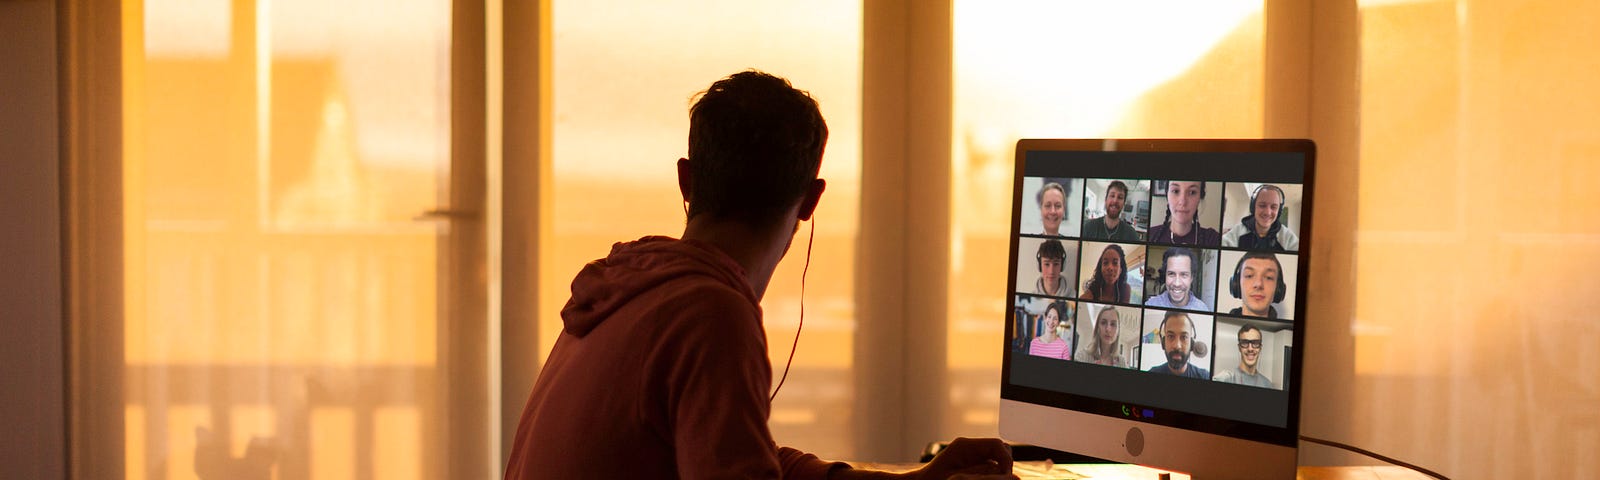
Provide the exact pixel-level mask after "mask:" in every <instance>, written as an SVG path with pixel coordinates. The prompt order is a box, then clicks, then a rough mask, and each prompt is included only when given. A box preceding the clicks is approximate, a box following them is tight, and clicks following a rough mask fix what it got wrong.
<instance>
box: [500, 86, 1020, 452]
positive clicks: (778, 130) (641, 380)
mask: <svg viewBox="0 0 1600 480" xmlns="http://www.w3.org/2000/svg"><path fill="white" fill-rule="evenodd" d="M689 112H690V114H689V117H690V118H689V158H686V159H680V160H678V188H679V190H680V192H681V193H682V194H683V200H684V201H685V202H687V203H688V206H687V209H686V212H687V215H688V222H687V223H688V225H687V226H685V228H684V231H683V239H682V240H677V239H672V238H667V237H645V238H642V239H639V240H637V241H633V242H626V243H619V244H616V245H615V246H613V247H612V249H611V253H610V255H608V256H606V257H605V258H602V259H599V260H595V261H594V262H591V263H589V264H588V265H586V266H584V268H583V270H582V271H581V272H579V273H578V276H577V278H575V279H573V281H572V298H571V300H568V301H567V305H566V307H565V308H563V309H562V310H561V319H562V322H563V323H564V326H563V328H562V331H561V335H560V337H559V338H557V340H556V345H555V348H554V349H553V350H552V351H551V352H550V357H549V360H548V362H546V364H545V366H544V369H543V370H542V371H540V372H539V379H538V382H537V383H535V385H534V387H533V392H532V394H531V395H529V398H528V404H527V406H526V407H524V409H523V412H522V419H521V422H520V424H519V425H518V428H517V436H516V439H515V440H514V442H513V444H512V447H511V460H510V463H509V464H508V465H507V467H506V478H507V479H528V478H558V479H571V478H607V479H609V478H813V479H822V478H868V477H870V478H883V477H885V476H887V475H888V474H884V473H882V472H867V471H858V470H850V469H849V467H848V466H846V465H845V464H843V463H830V462H824V461H822V460H819V459H817V457H815V456H812V455H810V454H806V453H802V452H799V451H797V450H794V449H791V448H779V447H778V446H777V445H775V444H774V443H773V440H772V434H771V432H770V431H769V430H768V429H767V415H768V412H769V410H770V409H771V403H770V398H769V397H768V389H769V388H771V384H772V370H771V366H770V365H769V364H768V361H767V348H766V340H765V339H766V335H765V332H764V331H763V328H762V314H761V307H760V306H759V302H760V300H761V296H762V294H763V293H764V292H765V291H766V288H767V282H768V281H769V280H771V278H772V272H773V269H774V268H775V267H777V265H778V261H779V260H781V259H782V258H783V256H784V254H785V253H786V252H788V249H789V243H790V242H791V241H792V240H793V238H794V234H795V231H796V229H798V228H799V227H798V221H803V220H808V219H810V218H811V214H812V213H813V212H814V211H815V210H816V207H817V201H818V200H819V199H820V198H821V197H822V191H823V189H824V187H825V186H826V184H825V183H824V182H823V180H821V179H819V178H817V173H818V172H819V168H820V166H821V162H822V151H823V146H824V144H825V143H826V142H827V136H828V129H827V126H826V124H825V123H824V121H823V119H822V114H821V112H820V111H819V110H818V109H817V103H816V101H815V100H812V99H811V97H810V96H809V95H807V94H806V93H805V92H802V91H800V90H796V89H795V88H794V87H792V86H790V85H789V82H788V81H787V80H784V79H782V78H778V77H774V76H771V75H767V74H765V73H761V72H755V71H748V72H742V73H738V74H734V75H733V76H730V77H728V78H726V79H723V80H720V81H718V82H716V83H714V84H712V85H711V88H710V89H709V90H707V91H706V92H705V93H704V94H702V95H701V96H700V98H699V100H698V101H697V102H696V103H695V105H694V107H692V108H691V109H690V111H689ZM1010 471H1011V456H1010V453H1009V451H1008V450H1006V448H1005V444H1004V443H1003V442H1000V441H999V440H996V439H985V440H971V439H957V441H955V442H953V443H952V444H951V445H950V447H949V448H947V449H946V450H945V451H944V452H941V453H940V454H939V456H938V457H936V458H935V459H934V460H933V461H932V462H931V463H929V464H927V465H925V466H924V467H923V468H922V469H920V470H918V471H916V472H912V473H911V474H907V475H918V476H920V477H921V478H944V477H948V476H949V475H950V474H952V473H958V472H960V473H979V474H1009V473H1010Z"/></svg>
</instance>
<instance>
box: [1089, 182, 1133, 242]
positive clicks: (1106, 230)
mask: <svg viewBox="0 0 1600 480" xmlns="http://www.w3.org/2000/svg"><path fill="white" fill-rule="evenodd" d="M1127 201H1128V185H1127V184H1125V183H1122V181H1121V180H1112V181H1111V184H1110V185H1107V186H1106V214H1105V215H1102V216H1099V217H1095V218H1091V219H1089V220H1088V221H1085V222H1083V238H1085V239H1091V240H1114V241H1119V242H1137V241H1139V240H1140V239H1139V232H1137V231H1134V230H1133V225H1130V224H1128V222H1124V221H1122V208H1123V206H1124V205H1125V204H1126V203H1127Z"/></svg>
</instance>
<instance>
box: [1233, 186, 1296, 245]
mask: <svg viewBox="0 0 1600 480" xmlns="http://www.w3.org/2000/svg"><path fill="white" fill-rule="evenodd" d="M1285 198H1287V197H1286V196H1284V194H1283V189H1282V188H1278V186H1277V185H1272V184H1265V183H1264V184H1261V186H1259V187H1256V190H1255V192H1253V193H1251V194H1250V215H1248V216H1246V217H1244V218H1241V219H1239V224H1237V225H1234V226H1233V228H1231V229H1228V233H1225V234H1222V246H1224V247H1239V248H1247V249H1252V250H1279V251H1295V250H1299V249H1300V238H1299V237H1297V236H1295V234H1294V231H1293V230H1289V227H1288V226H1287V225H1284V224H1283V222H1282V221H1281V220H1282V216H1283V202H1284V199H1285Z"/></svg>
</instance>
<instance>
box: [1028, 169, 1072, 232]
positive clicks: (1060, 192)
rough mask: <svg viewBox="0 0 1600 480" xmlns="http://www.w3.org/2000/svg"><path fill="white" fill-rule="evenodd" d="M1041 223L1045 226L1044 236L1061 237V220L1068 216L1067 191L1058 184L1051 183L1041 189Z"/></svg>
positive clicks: (1039, 199)
mask: <svg viewBox="0 0 1600 480" xmlns="http://www.w3.org/2000/svg"><path fill="white" fill-rule="evenodd" d="M1035 200H1038V203H1039V223H1041V224H1043V225H1044V234H1045V235H1049V236H1052V237H1059V236H1061V220H1062V219H1064V218H1066V215H1067V189H1066V187H1063V186H1061V184H1059V183H1056V182H1049V183H1046V184H1044V186H1043V187H1040V188H1039V194H1038V198H1036V199H1035Z"/></svg>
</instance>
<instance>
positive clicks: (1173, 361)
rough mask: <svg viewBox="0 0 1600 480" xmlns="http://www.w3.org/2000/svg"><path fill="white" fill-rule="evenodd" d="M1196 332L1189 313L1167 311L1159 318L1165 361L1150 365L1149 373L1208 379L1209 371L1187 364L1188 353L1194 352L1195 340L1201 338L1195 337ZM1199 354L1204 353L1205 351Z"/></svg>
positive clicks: (1209, 376)
mask: <svg viewBox="0 0 1600 480" xmlns="http://www.w3.org/2000/svg"><path fill="white" fill-rule="evenodd" d="M1198 334H1199V331H1198V330H1195V328H1194V319H1192V318H1189V314H1187V313H1183V312H1170V311H1169V312H1167V316H1166V318H1164V319H1162V320H1161V350H1162V351H1164V352H1166V354H1167V363H1163V364H1160V365H1156V366H1154V367H1150V373H1162V374H1167V375H1177V376H1180V377H1189V378H1198V379H1202V380H1210V379H1211V372H1208V371H1206V369H1205V368H1204V367H1201V366H1199V365H1190V364H1189V355H1190V354H1192V353H1193V352H1194V344H1195V342H1197V341H1200V340H1202V339H1199V338H1195V337H1196V335H1198ZM1200 354H1201V355H1204V354H1205V352H1201V353H1200Z"/></svg>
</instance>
